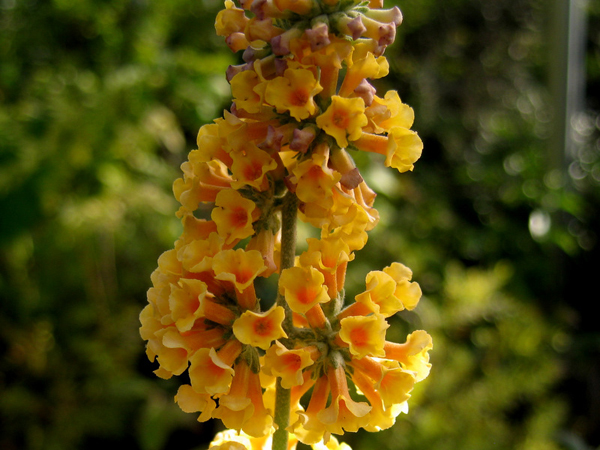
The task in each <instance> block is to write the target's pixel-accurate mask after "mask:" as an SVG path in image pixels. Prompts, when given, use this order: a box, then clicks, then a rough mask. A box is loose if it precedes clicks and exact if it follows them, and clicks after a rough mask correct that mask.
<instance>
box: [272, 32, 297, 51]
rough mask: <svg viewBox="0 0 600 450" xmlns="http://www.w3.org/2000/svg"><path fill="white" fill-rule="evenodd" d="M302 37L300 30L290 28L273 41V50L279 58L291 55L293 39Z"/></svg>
mask: <svg viewBox="0 0 600 450" xmlns="http://www.w3.org/2000/svg"><path fill="white" fill-rule="evenodd" d="M300 36H302V30H300V29H298V28H295V27H294V28H290V29H289V30H287V31H285V32H284V33H282V34H280V35H279V36H275V37H274V38H273V39H271V49H272V50H273V53H274V54H275V55H277V56H283V55H287V54H289V53H290V43H291V42H292V39H294V38H299V37H300Z"/></svg>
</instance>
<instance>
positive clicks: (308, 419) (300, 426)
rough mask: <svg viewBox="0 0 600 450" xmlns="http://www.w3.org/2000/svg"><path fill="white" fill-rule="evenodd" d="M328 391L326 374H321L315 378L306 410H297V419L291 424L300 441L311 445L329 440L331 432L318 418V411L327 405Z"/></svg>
mask: <svg viewBox="0 0 600 450" xmlns="http://www.w3.org/2000/svg"><path fill="white" fill-rule="evenodd" d="M329 391H330V387H329V380H328V379H327V375H323V376H321V377H320V378H319V379H317V381H316V383H315V385H314V387H313V391H312V394H311V396H310V401H309V402H308V406H307V407H306V411H298V420H297V421H296V422H295V423H293V424H292V425H291V429H292V430H293V432H294V434H295V435H296V436H297V437H298V439H299V440H300V442H302V443H304V444H309V445H311V444H316V443H317V442H320V441H325V442H326V441H327V440H329V437H330V435H331V433H330V432H329V431H328V429H327V426H326V425H325V424H324V423H323V422H321V420H319V418H318V415H319V413H321V412H322V411H324V410H325V408H326V406H327V399H328V398H329Z"/></svg>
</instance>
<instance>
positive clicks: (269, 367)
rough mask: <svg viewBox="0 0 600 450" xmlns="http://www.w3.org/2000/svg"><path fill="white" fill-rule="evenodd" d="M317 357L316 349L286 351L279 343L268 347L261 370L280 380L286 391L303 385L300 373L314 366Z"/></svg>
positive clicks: (305, 348) (304, 348)
mask: <svg viewBox="0 0 600 450" xmlns="http://www.w3.org/2000/svg"><path fill="white" fill-rule="evenodd" d="M318 356H319V352H318V350H317V348H316V347H314V346H310V347H302V348H298V349H292V350H288V349H287V348H286V347H285V346H284V345H283V344H281V343H280V342H279V341H275V344H274V345H272V346H271V347H269V349H268V350H267V354H266V355H265V360H264V365H263V370H264V371H265V372H266V373H267V374H268V375H273V376H276V377H280V378H281V385H282V386H283V387H284V388H286V389H291V388H292V387H293V386H299V385H300V384H302V383H304V378H303V376H302V371H303V370H304V369H305V368H306V367H309V366H311V365H313V364H314V359H315V358H317V357H318Z"/></svg>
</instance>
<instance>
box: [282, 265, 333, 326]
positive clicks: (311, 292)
mask: <svg viewBox="0 0 600 450" xmlns="http://www.w3.org/2000/svg"><path fill="white" fill-rule="evenodd" d="M324 280H325V278H324V277H323V274H322V273H321V272H319V271H318V270H317V269H315V268H314V267H310V266H308V267H290V268H289V269H285V270H283V271H282V272H281V276H280V278H279V292H280V293H281V294H283V295H284V296H285V299H286V301H287V303H288V305H289V306H290V309H291V310H292V311H294V312H296V313H299V314H305V313H306V312H307V311H308V310H310V309H311V308H312V307H313V306H315V305H317V304H318V303H325V302H328V301H329V300H330V299H329V295H327V288H326V287H325V286H323V281H324Z"/></svg>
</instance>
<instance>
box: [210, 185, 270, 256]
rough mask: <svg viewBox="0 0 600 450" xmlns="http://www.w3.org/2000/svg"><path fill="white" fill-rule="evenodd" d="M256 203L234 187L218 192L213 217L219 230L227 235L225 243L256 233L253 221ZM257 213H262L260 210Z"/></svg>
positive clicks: (222, 234) (223, 234)
mask: <svg viewBox="0 0 600 450" xmlns="http://www.w3.org/2000/svg"><path fill="white" fill-rule="evenodd" d="M255 210H256V205H255V204H254V202H253V201H252V200H249V199H247V198H244V197H242V195H241V194H240V193H239V192H238V191H236V190H234V189H226V190H223V191H221V192H219V193H218V194H217V198H216V199H215V208H214V209H213V210H212V213H211V217H212V219H213V220H214V221H215V223H216V224H217V231H218V233H219V234H220V235H221V236H224V237H225V244H231V243H232V242H234V241H237V240H240V239H244V238H247V237H249V236H252V235H253V234H254V228H253V227H252V223H253V222H254V220H256V219H257V218H258V217H257V214H256V213H255ZM256 212H257V213H259V214H260V212H259V211H258V210H256Z"/></svg>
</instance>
